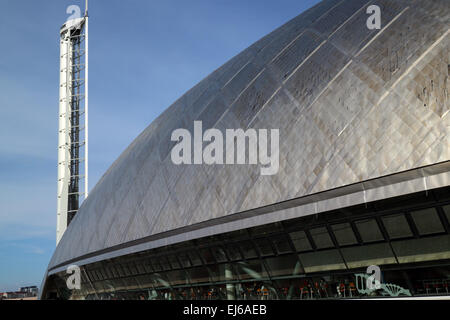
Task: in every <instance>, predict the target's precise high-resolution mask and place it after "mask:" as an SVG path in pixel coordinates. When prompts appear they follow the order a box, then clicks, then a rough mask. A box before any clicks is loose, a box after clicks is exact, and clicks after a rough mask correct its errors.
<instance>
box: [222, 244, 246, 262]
mask: <svg viewBox="0 0 450 320" xmlns="http://www.w3.org/2000/svg"><path fill="white" fill-rule="evenodd" d="M225 250H227V253H228V257H229V258H230V259H231V260H242V259H243V258H242V256H241V253H240V252H239V248H238V247H237V246H236V245H234V244H228V245H226V247H225Z"/></svg>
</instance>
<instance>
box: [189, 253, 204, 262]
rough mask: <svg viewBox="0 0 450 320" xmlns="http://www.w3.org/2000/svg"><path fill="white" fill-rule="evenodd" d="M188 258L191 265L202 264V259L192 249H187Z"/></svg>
mask: <svg viewBox="0 0 450 320" xmlns="http://www.w3.org/2000/svg"><path fill="white" fill-rule="evenodd" d="M189 258H191V262H192V265H194V266H199V265H201V264H202V260H201V259H200V257H199V256H198V254H197V252H196V251H194V250H191V251H189Z"/></svg>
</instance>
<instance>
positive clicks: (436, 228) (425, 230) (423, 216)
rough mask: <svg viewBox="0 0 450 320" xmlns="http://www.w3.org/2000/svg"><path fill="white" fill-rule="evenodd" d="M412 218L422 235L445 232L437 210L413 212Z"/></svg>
mask: <svg viewBox="0 0 450 320" xmlns="http://www.w3.org/2000/svg"><path fill="white" fill-rule="evenodd" d="M411 216H412V218H413V220H414V223H415V225H416V227H417V230H418V231H419V234H421V235H425V234H432V233H439V232H444V227H443V226H442V224H441V220H440V219H439V216H438V214H437V212H436V209H435V208H428V209H425V210H420V211H414V212H411Z"/></svg>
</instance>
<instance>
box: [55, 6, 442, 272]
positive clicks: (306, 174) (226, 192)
mask: <svg viewBox="0 0 450 320" xmlns="http://www.w3.org/2000/svg"><path fill="white" fill-rule="evenodd" d="M370 3H371V4H377V5H379V6H380V7H381V12H382V28H381V30H369V29H368V28H367V27H366V20H367V17H368V15H367V14H366V7H367V6H368V5H369V1H366V0H354V1H353V0H352V1H338V0H329V1H322V2H321V3H319V4H318V5H316V6H315V7H313V8H311V9H310V10H308V11H306V12H305V13H303V14H301V15H299V16H297V17H296V18H294V19H292V20H291V21H289V22H288V23H286V24H285V25H283V26H281V27H280V28H278V29H276V30H275V31H273V32H272V33H270V34H269V35H267V36H266V37H264V38H262V39H260V40H259V41H257V42H256V43H255V44H253V45H251V46H250V47H249V48H247V49H246V50H244V51H243V52H241V53H240V54H239V55H237V56H235V57H234V58H232V59H231V60H230V61H228V62H227V63H226V64H224V65H223V66H222V67H220V68H219V69H217V70H216V71H214V72H213V73H212V74H210V75H209V76H208V77H207V78H205V79H204V80H202V81H201V82H200V83H199V84H197V85H196V86H195V87H193V88H192V89H191V90H189V91H188V92H187V93H186V94H185V95H183V96H182V97H181V98H179V99H178V100H177V101H176V102H175V103H174V104H173V105H172V106H170V107H169V108H168V109H167V110H166V111H165V112H164V113H163V114H161V116H159V117H158V118H157V119H156V120H155V121H153V122H152V123H151V124H150V125H149V127H148V128H147V129H145V130H144V131H143V132H142V133H141V134H140V135H139V136H138V137H137V138H136V139H135V140H134V141H133V143H132V144H131V145H130V146H129V147H128V148H127V149H126V150H125V151H124V152H123V154H122V155H121V156H120V157H119V158H118V159H117V160H116V161H115V162H114V164H113V165H112V166H111V167H110V168H109V170H108V171H107V172H106V173H105V175H104V176H103V177H102V179H101V180H100V181H99V183H98V184H97V185H96V186H95V188H94V189H93V190H92V192H91V193H90V196H89V197H88V198H87V200H86V201H85V202H84V203H83V205H82V206H81V208H80V210H79V211H78V214H77V216H76V217H75V219H74V220H73V221H72V223H71V225H70V227H69V228H68V230H67V231H66V233H65V234H64V237H63V238H62V240H61V242H60V244H59V246H58V247H57V249H56V251H55V254H54V256H53V258H52V260H51V262H50V266H49V267H50V268H51V267H54V266H57V265H59V264H61V263H64V262H66V261H68V260H71V259H76V258H77V257H80V256H83V255H86V254H88V253H93V252H96V251H99V250H102V249H107V248H110V247H112V246H116V245H120V244H123V243H126V242H129V241H132V240H136V239H141V238H143V237H147V236H151V235H156V234H160V233H162V232H166V231H170V230H174V229H177V228H180V227H185V226H190V225H193V224H196V223H201V222H206V221H209V220H211V219H214V218H220V217H225V216H229V215H231V214H235V213H238V212H242V211H245V210H251V209H255V208H259V207H262V206H266V205H270V204H273V203H277V202H281V201H284V200H289V199H293V198H297V197H302V196H306V195H311V194H314V193H317V192H321V191H326V190H329V189H333V188H337V187H341V186H346V185H349V184H353V183H357V182H361V181H365V180H368V179H373V178H377V177H381V176H385V175H389V174H394V173H397V172H400V171H405V170H409V169H413V168H417V167H421V166H426V165H431V164H435V163H438V162H443V161H448V160H450V142H449V133H450V115H449V112H448V111H449V107H450V106H449V89H450V85H449V82H448V72H449V67H448V66H449V64H450V61H449V18H450V6H449V3H448V1H447V0H436V1H428V0H423V1H419V0H415V1H401V0H396V1H394V0H379V1H370ZM194 120H201V121H202V122H203V128H204V130H205V129H208V128H217V129H220V130H221V131H224V130H225V129H234V128H243V129H246V128H255V129H258V128H266V129H272V128H273V129H279V130H280V169H279V171H278V173H277V174H275V175H272V176H262V175H260V168H259V166H258V165H234V166H232V165H179V166H177V165H174V164H173V163H172V162H171V158H170V150H171V148H172V147H173V146H174V142H171V141H170V136H171V133H172V131H173V130H175V129H177V128H186V129H189V130H190V131H191V132H192V130H193V121H194ZM238 224H239V221H238V222H237V225H238ZM220 230H221V229H220V226H219V228H218V229H217V231H218V232H219V231H220ZM198 235H201V233H199V234H198ZM183 237H184V236H183V235H181V236H179V240H180V241H182V240H183V239H184V238H183ZM159 243H160V245H164V241H163V240H161V241H160V242H159Z"/></svg>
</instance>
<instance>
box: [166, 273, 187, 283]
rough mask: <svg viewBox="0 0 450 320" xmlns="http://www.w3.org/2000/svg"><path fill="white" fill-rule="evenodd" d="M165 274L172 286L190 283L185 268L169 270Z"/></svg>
mask: <svg viewBox="0 0 450 320" xmlns="http://www.w3.org/2000/svg"><path fill="white" fill-rule="evenodd" d="M165 275H166V277H167V279H168V280H169V282H170V284H171V285H172V286H176V285H182V284H187V283H188V282H187V279H186V274H185V272H184V270H175V271H169V272H166V273H165Z"/></svg>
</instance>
